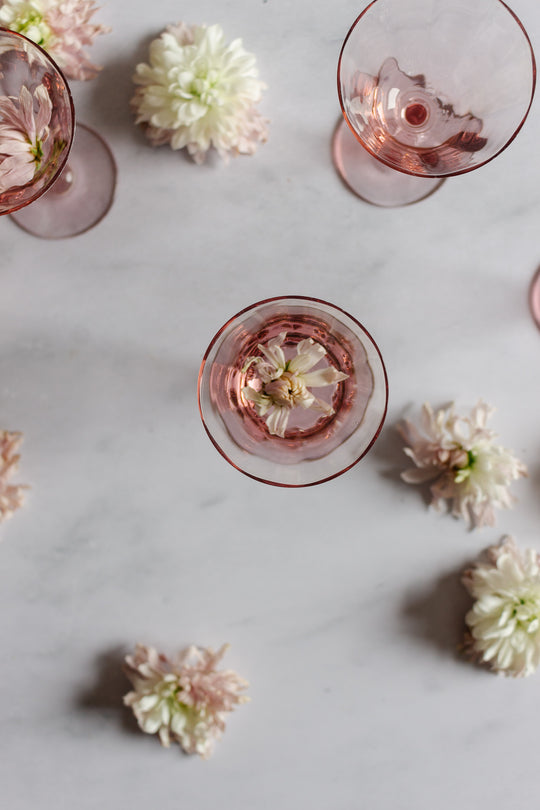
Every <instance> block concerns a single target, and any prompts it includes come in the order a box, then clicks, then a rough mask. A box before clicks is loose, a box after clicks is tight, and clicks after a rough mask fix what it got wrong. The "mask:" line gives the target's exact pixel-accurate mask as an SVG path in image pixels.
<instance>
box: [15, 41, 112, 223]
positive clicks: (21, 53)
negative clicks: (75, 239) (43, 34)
mask: <svg viewBox="0 0 540 810" xmlns="http://www.w3.org/2000/svg"><path fill="white" fill-rule="evenodd" d="M68 155H69V162H68ZM115 181H116V166H115V162H114V158H113V156H112V154H111V152H110V150H109V148H108V146H107V145H106V144H105V142H104V141H103V140H102V139H101V137H100V136H99V135H98V134H97V133H95V132H93V130H91V129H89V128H88V127H83V126H82V125H80V124H78V125H77V127H76V128H75V116H74V110H73V102H72V98H71V93H70V90H69V86H68V84H67V81H66V79H65V78H64V76H63V74H62V71H61V70H60V69H59V68H58V66H57V65H56V64H55V62H54V61H53V60H52V59H51V57H50V56H49V55H48V54H47V53H46V52H45V51H44V50H43V49H42V48H40V47H39V45H36V44H35V43H34V42H32V41H31V40H29V39H27V38H26V37H24V36H23V35H22V34H18V33H15V32H14V31H10V30H8V29H4V28H0V215H1V214H10V215H11V218H12V219H13V220H14V221H15V222H16V223H17V225H19V226H20V227H21V228H24V229H25V230H26V231H28V232H30V233H32V234H33V235H35V236H40V237H44V238H60V237H65V236H75V235H76V234H79V233H83V232H84V231H86V230H88V229H89V228H91V227H93V226H94V225H95V224H97V222H99V221H100V220H101V219H102V218H103V216H104V215H105V214H106V213H107V211H108V210H109V208H110V205H111V203H112V200H113V196H114V188H115Z"/></svg>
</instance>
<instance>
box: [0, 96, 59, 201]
mask: <svg viewBox="0 0 540 810" xmlns="http://www.w3.org/2000/svg"><path fill="white" fill-rule="evenodd" d="M34 105H36V107H37V112H34ZM51 114H52V103H51V99H50V97H49V94H48V92H47V88H46V87H45V85H43V84H40V85H39V86H38V87H37V88H36V89H35V90H34V93H33V94H32V93H30V91H29V90H28V88H26V87H24V86H23V87H21V90H20V93H19V98H18V99H17V98H14V97H10V96H0V193H2V192H4V191H6V190H7V189H9V188H13V187H15V186H24V185H25V184H26V183H30V182H31V180H33V178H34V176H35V175H36V173H37V172H39V170H40V168H41V165H42V163H43V160H44V158H45V157H46V154H47V152H48V151H49V147H50V145H49V144H48V143H47V140H48V138H49V123H50V120H51Z"/></svg>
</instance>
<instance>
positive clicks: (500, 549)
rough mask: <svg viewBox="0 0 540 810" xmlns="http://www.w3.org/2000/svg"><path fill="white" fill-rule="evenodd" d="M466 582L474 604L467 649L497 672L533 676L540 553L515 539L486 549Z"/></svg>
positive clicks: (539, 642) (539, 620) (538, 652)
mask: <svg viewBox="0 0 540 810" xmlns="http://www.w3.org/2000/svg"><path fill="white" fill-rule="evenodd" d="M463 583H464V585H465V587H466V588H467V590H468V591H469V593H470V594H471V596H472V597H473V598H474V600H475V602H474V605H473V607H472V608H471V610H470V611H469V612H468V613H467V616H466V617H465V621H466V623H467V626H468V628H469V634H468V637H467V639H466V647H467V649H468V652H469V653H470V654H471V656H472V657H474V658H477V659H479V660H480V661H482V662H484V663H487V664H489V666H490V667H491V669H493V670H494V671H495V672H501V673H503V674H504V675H512V676H514V677H524V676H527V675H531V674H532V673H533V672H534V671H535V670H536V669H537V668H538V664H539V663H540V557H539V555H538V553H537V552H536V551H534V550H533V549H526V550H524V551H520V550H519V549H518V547H517V546H516V543H515V541H514V539H513V538H512V537H504V538H503V540H502V542H501V544H500V545H499V546H491V547H490V548H489V549H488V550H487V554H486V560H485V561H482V562H478V563H477V564H476V565H475V566H474V567H473V568H471V569H470V570H468V571H466V572H465V574H464V576H463Z"/></svg>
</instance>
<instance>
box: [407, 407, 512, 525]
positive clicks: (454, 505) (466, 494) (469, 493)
mask: <svg viewBox="0 0 540 810" xmlns="http://www.w3.org/2000/svg"><path fill="white" fill-rule="evenodd" d="M492 412H493V409H492V408H490V406H489V405H486V403H485V402H482V401H481V400H480V401H479V402H478V404H477V405H476V406H475V407H474V408H473V409H472V411H471V413H470V415H469V416H460V415H459V414H457V413H456V412H455V410H454V405H453V404H452V405H450V407H448V408H442V409H440V410H438V411H436V412H434V411H433V409H432V408H431V405H429V403H426V404H425V405H424V407H423V409H422V417H421V422H420V428H419V429H418V428H416V426H415V425H413V424H412V423H411V422H409V421H407V420H405V421H404V422H403V423H402V424H401V425H400V426H399V431H400V433H401V435H402V437H403V439H404V440H405V442H406V443H407V445H408V446H407V447H406V448H405V453H406V455H408V456H409V458H411V459H412V461H413V462H414V464H415V466H414V467H412V468H411V469H409V470H405V472H403V473H402V474H401V477H402V479H403V480H404V481H406V482H407V483H408V484H421V483H424V482H426V481H431V482H432V483H431V487H430V490H431V496H432V501H431V503H432V505H433V506H435V508H437V509H442V508H444V507H445V506H446V505H447V503H448V502H449V503H450V508H451V512H452V514H453V515H454V517H461V518H463V519H464V520H465V521H466V522H467V523H468V524H469V526H470V527H471V528H475V527H480V526H493V525H494V524H495V509H502V508H506V509H508V508H511V506H512V505H513V503H514V500H515V499H514V498H513V497H512V496H511V495H510V492H509V486H510V484H511V482H512V481H515V480H516V479H517V478H520V477H521V476H526V475H527V468H526V467H525V465H524V464H523V463H522V462H521V461H519V459H517V458H515V456H513V455H512V453H511V452H510V451H509V450H506V449H505V448H504V447H501V446H500V445H498V444H496V443H495V441H494V440H495V438H496V434H495V433H494V432H493V431H492V430H489V429H488V428H487V427H486V423H487V420H488V418H489V416H490V415H491V413H492Z"/></svg>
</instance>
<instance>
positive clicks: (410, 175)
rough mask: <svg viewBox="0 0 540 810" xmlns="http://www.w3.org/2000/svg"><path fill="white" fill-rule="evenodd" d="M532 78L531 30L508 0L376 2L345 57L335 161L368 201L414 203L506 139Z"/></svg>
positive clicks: (523, 110) (521, 116)
mask: <svg viewBox="0 0 540 810" xmlns="http://www.w3.org/2000/svg"><path fill="white" fill-rule="evenodd" d="M535 81H536V66H535V59H534V53H533V50H532V46H531V43H530V41H529V37H528V36H527V33H526V31H525V29H524V28H523V25H522V24H521V22H520V21H519V19H518V18H517V17H516V15H515V14H514V12H513V11H511V10H510V9H509V8H508V6H507V5H506V4H505V3H503V2H502V0H374V2H372V3H371V4H370V5H369V6H367V8H366V9H364V11H363V12H362V13H361V14H360V16H359V17H358V18H357V20H356V21H355V23H354V24H353V26H352V28H351V29H350V31H349V33H348V34H347V37H346V39H345V42H344V43H343V47H342V49H341V54H340V57H339V64H338V94H339V100H340V104H341V108H342V112H343V116H344V119H343V120H342V121H341V123H340V125H339V126H338V128H337V129H336V132H335V134H334V141H333V155H334V163H335V165H336V167H337V169H338V171H339V173H340V174H341V176H342V178H343V179H344V181H345V182H346V184H347V185H348V187H349V188H350V189H351V190H352V191H354V192H355V193H356V194H357V195H358V196H359V197H361V198H362V199H364V200H366V201H367V202H371V203H373V204H375V205H382V206H397V205H406V204H408V203H411V202H417V201H418V200H421V199H423V198H424V197H426V196H428V195H429V194H431V193H432V192H433V191H435V189H437V188H438V187H439V185H440V184H441V183H442V182H443V180H444V178H445V177H448V176H450V175H457V174H463V173H464V172H469V171H471V170H472V169H477V168H478V167H479V166H482V165H483V164H484V163H487V162H488V161H489V160H492V159H493V158H494V157H496V156H497V155H498V154H499V153H500V152H501V151H502V150H503V149H505V147H507V146H508V144H509V143H510V142H511V141H512V140H513V139H514V138H515V136H516V135H517V133H518V132H519V130H520V129H521V127H522V125H523V123H524V121H525V118H526V117H527V114H528V112H529V109H530V106H531V103H532V99H533V95H534V88H535Z"/></svg>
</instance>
